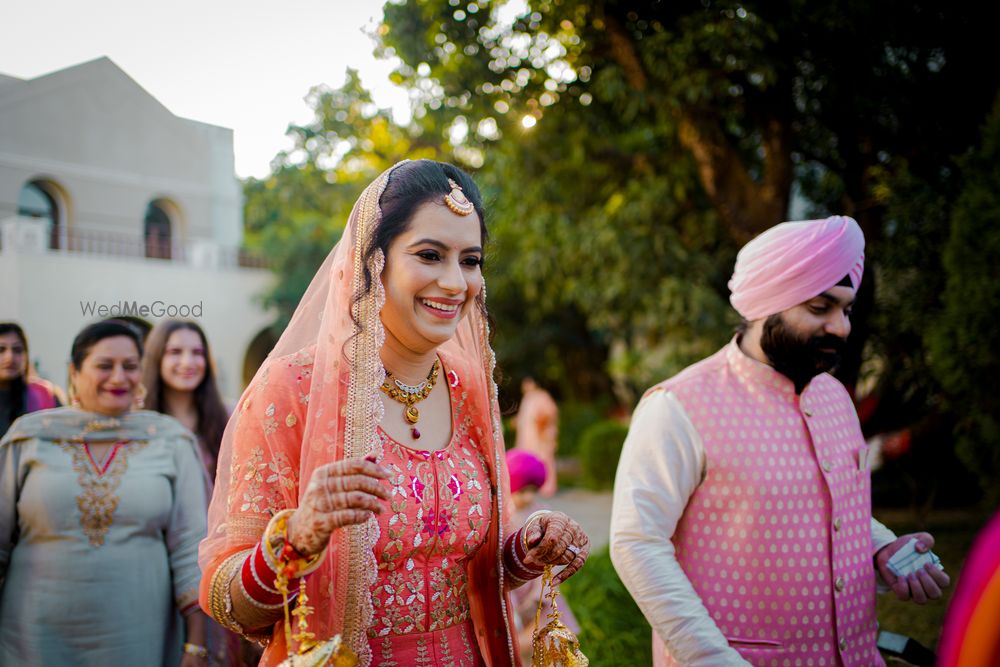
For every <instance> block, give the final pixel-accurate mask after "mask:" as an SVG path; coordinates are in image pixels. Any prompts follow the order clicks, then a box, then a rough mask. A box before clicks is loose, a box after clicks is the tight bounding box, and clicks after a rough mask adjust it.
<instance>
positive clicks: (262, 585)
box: [240, 542, 298, 609]
mask: <svg viewBox="0 0 1000 667" xmlns="http://www.w3.org/2000/svg"><path fill="white" fill-rule="evenodd" d="M276 576H277V573H276V572H275V571H274V568H272V567H271V565H270V563H268V562H267V559H266V558H265V557H264V550H263V548H262V547H261V544H260V543H259V542H258V543H257V546H256V548H254V550H253V553H251V554H250V555H249V556H248V557H247V559H246V560H245V561H243V568H242V570H241V571H240V584H241V587H242V589H243V593H244V594H245V595H246V597H247V600H249V601H250V603H251V604H253V605H254V606H257V607H261V608H264V609H277V608H278V607H280V606H281V604H282V601H281V593H279V592H278V590H277V588H275V585H274V579H275V577H276ZM297 581H298V579H294V580H291V581H289V589H291V590H295V589H296V588H297V584H296V582H297ZM289 597H293V596H289Z"/></svg>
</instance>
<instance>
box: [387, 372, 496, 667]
mask: <svg viewBox="0 0 1000 667" xmlns="http://www.w3.org/2000/svg"><path fill="white" fill-rule="evenodd" d="M446 377H447V378H448V386H449V391H450V394H451V406H452V437H451V441H450V442H449V443H448V445H447V446H446V447H445V448H443V449H440V450H437V451H426V450H419V449H413V448H411V447H408V446H406V445H403V444H401V443H399V442H396V441H395V440H393V439H392V438H390V437H389V436H388V435H387V434H386V433H385V432H384V431H382V430H381V429H379V431H378V435H379V439H380V441H381V445H382V452H383V454H382V458H381V459H380V460H379V463H380V464H381V465H382V466H384V467H386V468H388V469H389V470H390V471H391V476H390V478H389V479H388V480H387V481H386V482H385V484H387V485H388V486H389V487H390V489H391V494H392V498H391V502H390V510H389V511H388V512H383V513H382V514H381V515H380V516H379V530H380V536H379V540H378V543H377V545H376V547H375V555H376V558H377V560H378V567H379V571H378V579H377V580H376V582H375V584H374V585H373V586H372V587H371V598H372V605H373V607H374V611H375V618H374V620H373V623H372V625H371V627H370V628H369V630H368V637H369V643H370V645H371V648H372V664H373V665H385V666H387V667H388V666H390V665H441V666H445V665H447V666H449V667H473V666H479V665H483V660H482V657H481V655H480V652H479V647H478V645H477V643H476V637H475V633H474V631H473V627H472V621H471V619H470V616H469V599H468V595H467V588H468V577H467V574H466V561H467V560H468V559H469V558H470V557H471V556H472V555H473V554H474V553H475V552H476V550H477V549H479V547H480V546H481V545H482V544H483V542H484V540H485V534H486V531H487V528H488V525H489V519H490V517H489V514H490V508H491V507H492V496H491V493H490V484H489V476H488V474H487V467H486V462H485V461H484V460H483V458H482V454H481V453H480V452H479V449H478V448H477V447H476V445H475V442H474V441H473V440H472V438H471V437H470V425H471V421H470V420H469V418H468V416H467V415H466V414H465V410H464V398H463V395H462V391H461V385H460V382H459V378H458V376H457V375H456V374H455V372H454V371H450V372H448V373H447V375H446Z"/></svg>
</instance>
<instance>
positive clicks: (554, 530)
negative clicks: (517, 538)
mask: <svg viewBox="0 0 1000 667" xmlns="http://www.w3.org/2000/svg"><path fill="white" fill-rule="evenodd" d="M524 537H525V541H526V542H527V543H528V554H527V557H526V558H525V560H524V564H525V565H528V566H532V565H534V566H538V565H565V566H566V567H565V568H563V570H562V571H560V572H559V574H557V575H556V576H555V577H553V579H552V585H554V586H558V585H559V584H561V583H562V582H564V581H566V580H567V579H569V578H570V577H572V576H573V575H574V574H576V572H577V571H578V570H579V569H580V568H581V567H583V564H584V563H585V562H586V561H587V556H589V555H590V538H589V537H587V534H586V533H585V532H583V528H581V527H580V524H578V523H577V522H576V521H574V520H573V519H571V518H569V517H568V516H566V515H565V514H563V513H562V512H547V513H546V514H543V515H541V516H540V517H538V518H537V519H535V520H533V521H532V522H531V525H530V526H528V532H527V533H526V534H525V536H524Z"/></svg>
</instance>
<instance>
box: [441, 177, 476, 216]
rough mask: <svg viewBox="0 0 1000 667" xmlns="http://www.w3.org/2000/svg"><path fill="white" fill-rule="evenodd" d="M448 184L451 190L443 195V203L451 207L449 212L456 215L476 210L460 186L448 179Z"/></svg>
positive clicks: (467, 213)
mask: <svg viewBox="0 0 1000 667" xmlns="http://www.w3.org/2000/svg"><path fill="white" fill-rule="evenodd" d="M448 185H450V186H451V192H449V193H448V194H446V195H445V196H444V205H445V206H447V207H448V208H449V209H451V212H452V213H454V214H456V215H469V214H470V213H472V212H473V211H475V210H476V207H475V206H473V205H472V202H471V201H469V198H468V197H466V196H465V193H464V192H462V186H461V185H459V184H458V183H456V182H455V181H453V180H452V179H450V178H449V179H448Z"/></svg>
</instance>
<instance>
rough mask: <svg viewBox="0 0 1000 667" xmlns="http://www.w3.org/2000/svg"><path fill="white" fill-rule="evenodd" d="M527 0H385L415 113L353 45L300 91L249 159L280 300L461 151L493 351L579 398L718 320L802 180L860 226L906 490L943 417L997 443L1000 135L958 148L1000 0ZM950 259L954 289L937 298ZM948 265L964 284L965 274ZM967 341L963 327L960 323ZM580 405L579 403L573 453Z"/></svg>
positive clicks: (942, 441) (626, 392)
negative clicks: (375, 91)
mask: <svg viewBox="0 0 1000 667" xmlns="http://www.w3.org/2000/svg"><path fill="white" fill-rule="evenodd" d="M519 6H521V5H519V4H518V3H507V2H500V1H496V2H493V1H489V0H409V1H408V2H391V3H389V4H387V5H386V7H385V17H384V23H383V25H382V26H380V29H379V31H378V39H379V43H378V45H377V47H376V48H377V51H378V52H379V53H380V54H382V55H383V56H385V57H394V58H398V59H399V60H398V61H397V63H398V67H397V69H396V72H395V73H394V74H393V79H394V80H395V81H396V82H397V83H399V84H401V85H403V86H405V87H406V88H407V89H408V92H409V93H410V95H411V99H412V100H413V101H414V115H413V120H412V121H411V122H409V123H408V124H406V125H400V124H397V123H395V122H394V121H393V118H392V116H391V114H390V113H389V112H388V111H387V110H382V109H378V108H377V107H376V105H375V104H374V103H373V102H372V99H371V96H370V95H369V94H368V92H367V91H365V90H364V88H363V87H362V86H361V84H360V80H359V78H358V77H357V74H356V73H354V72H349V73H348V78H347V81H346V83H345V84H344V85H343V86H342V87H340V88H338V89H329V88H324V87H320V88H317V89H315V90H314V91H312V93H311V94H310V96H309V98H308V99H309V103H310V105H311V106H312V108H313V109H314V110H315V119H314V120H313V122H311V123H308V124H305V125H302V126H294V127H291V128H290V129H289V133H290V135H291V136H292V138H293V139H294V141H295V149H294V150H293V151H290V152H289V153H288V154H282V155H279V156H278V157H277V158H276V160H275V163H274V171H273V173H272V175H271V176H269V177H268V178H267V179H264V180H262V181H256V180H253V179H251V180H250V181H248V182H247V183H246V185H245V192H246V216H245V218H246V222H247V239H248V243H249V244H250V245H251V246H252V247H253V248H254V249H256V250H257V251H258V252H262V253H264V254H266V255H267V256H269V257H270V258H271V259H272V260H273V262H274V265H275V270H276V271H277V274H278V276H279V285H278V287H277V288H276V289H275V290H274V292H272V293H271V294H269V295H267V297H266V299H267V301H268V303H270V304H274V305H276V306H278V308H279V310H280V311H281V312H282V314H283V316H284V317H287V315H288V314H290V311H291V308H293V307H294V304H295V302H296V301H297V299H298V295H300V294H301V293H302V291H303V290H304V289H305V286H306V284H305V283H306V281H307V280H308V277H309V276H311V275H312V272H313V271H314V270H315V267H317V266H318V265H319V263H320V261H321V260H322V258H323V256H324V255H325V254H326V252H327V251H328V250H329V247H330V246H331V245H332V243H334V242H335V240H336V239H337V238H338V237H339V234H340V232H341V230H342V228H343V224H344V221H345V220H346V218H347V215H348V212H349V210H350V207H351V205H352V204H353V202H354V199H355V198H356V196H357V194H358V193H359V192H360V191H361V189H362V188H363V187H364V185H366V184H367V183H368V182H369V181H370V180H371V179H372V178H373V177H374V176H375V175H376V174H377V173H379V172H380V171H382V170H383V169H385V168H386V167H388V166H389V165H391V164H393V163H394V162H396V161H398V160H399V159H402V158H404V157H410V158H415V157H429V158H435V159H444V160H448V161H452V162H456V163H458V164H460V165H461V166H463V167H465V168H466V169H469V170H470V171H473V172H475V173H474V175H475V177H476V180H477V182H478V183H479V184H480V186H481V188H482V190H483V192H484V194H485V197H486V201H487V212H488V220H487V223H488V225H489V228H490V230H491V236H492V238H491V242H490V244H489V245H488V246H487V257H486V266H485V272H486V279H487V283H488V284H489V300H488V302H489V304H490V309H491V311H492V312H493V314H494V316H495V318H496V321H497V322H498V326H497V328H496V332H497V336H496V342H495V347H496V349H497V352H498V357H499V359H500V363H501V367H502V369H503V370H504V372H505V374H506V375H507V376H508V377H512V378H520V377H523V376H525V375H532V376H535V377H538V378H539V379H540V380H541V381H542V383H543V384H544V385H546V386H547V387H550V388H552V389H553V391H554V393H556V394H557V395H558V396H559V398H560V400H561V401H562V402H563V403H564V404H565V402H566V401H582V402H592V401H595V400H597V399H600V398H602V397H613V399H614V401H615V402H616V403H617V404H618V405H625V406H631V405H633V404H634V403H635V401H636V399H637V398H638V396H639V394H640V392H641V391H642V389H643V388H645V387H646V386H649V385H650V384H653V383H654V382H656V381H658V380H660V379H662V378H664V377H666V376H669V375H672V374H673V373H676V372H677V371H679V370H680V369H681V368H683V367H684V366H686V365H688V364H690V363H691V362H693V361H695V360H697V359H699V358H702V357H704V356H706V355H708V354H710V353H711V352H712V351H714V350H715V349H717V348H718V347H719V346H720V345H721V344H723V343H724V342H725V340H726V339H727V338H728V337H729V335H730V333H731V330H732V326H733V325H734V324H735V322H736V317H735V315H734V313H733V312H732V310H731V309H730V308H729V306H728V303H727V296H728V293H727V288H726V281H727V279H728V277H729V274H730V271H731V268H732V263H733V259H734V257H735V254H736V251H737V249H738V247H739V246H740V245H741V244H742V243H743V242H745V241H746V240H747V239H748V238H749V237H750V236H752V235H753V234H755V233H756V232H759V231H760V230H762V229H764V228H766V227H769V226H771V225H773V224H774V223H776V222H778V221H779V220H781V219H783V218H785V217H786V215H787V208H788V202H789V199H790V195H791V192H792V191H793V187H794V190H795V192H797V193H799V194H800V195H802V197H804V198H805V202H804V203H805V206H804V209H805V211H806V212H807V213H809V214H813V215H817V216H819V215H825V214H828V213H833V212H836V213H848V214H851V215H854V216H855V217H857V218H858V219H859V221H860V222H861V224H862V227H863V228H864V230H865V233H866V236H867V239H868V246H867V248H866V254H867V258H868V265H869V267H870V268H871V269H872V271H871V275H870V276H869V279H866V282H865V286H864V289H866V290H867V289H870V288H871V286H872V285H875V286H876V288H875V294H874V296H873V297H872V298H871V299H867V301H866V299H864V298H859V303H858V305H857V308H856V316H855V318H854V319H855V321H854V325H855V335H854V336H853V337H852V338H853V339H854V340H855V341H856V343H857V344H856V345H855V346H854V347H855V348H857V349H858V350H859V349H860V347H861V344H863V343H865V342H866V341H867V342H868V345H867V347H866V349H867V358H868V360H869V365H870V369H871V373H870V375H871V376H872V377H873V378H875V380H877V392H878V393H879V394H880V396H881V404H880V407H882V408H885V407H886V406H887V407H888V409H882V410H880V415H879V417H878V419H876V420H874V421H873V422H872V423H870V424H868V425H866V427H867V428H869V430H873V431H878V430H886V429H895V428H901V427H904V426H909V427H912V429H913V431H914V434H915V436H914V443H915V444H914V449H915V450H916V451H917V452H918V453H919V456H920V457H922V458H921V461H922V463H921V464H920V465H921V466H922V469H923V472H922V473H920V474H917V473H916V472H915V471H913V470H911V471H910V472H908V473H907V474H910V475H911V476H912V484H911V486H912V487H913V488H914V489H916V491H915V493H917V494H924V495H926V496H928V497H931V498H932V497H933V496H934V494H935V493H936V489H937V485H938V484H939V482H938V481H936V480H935V477H934V475H933V474H932V473H933V461H935V460H937V461H940V460H942V458H941V457H942V456H947V455H948V454H949V452H950V451H951V434H952V431H953V427H954V426H955V425H956V424H958V428H960V435H961V442H962V444H961V448H962V451H963V452H964V453H965V454H964V456H965V457H966V460H968V461H970V462H974V465H975V466H977V467H978V468H982V469H983V470H984V471H988V470H990V469H991V467H992V466H994V465H998V464H1000V462H998V461H997V460H996V458H995V457H996V454H995V453H994V452H996V451H997V449H998V448H997V447H996V445H995V443H996V441H997V437H1000V433H998V430H1000V424H998V423H996V422H995V421H993V420H991V419H990V418H989V415H990V414H992V413H995V412H996V410H994V409H993V407H992V405H993V404H991V403H989V402H988V397H986V396H985V395H984V394H986V393H988V392H986V391H985V390H984V389H982V387H988V386H989V383H988V381H986V382H981V381H980V380H979V378H982V377H986V376H985V371H984V372H983V373H982V374H979V371H978V370H972V360H975V362H976V363H982V364H985V365H984V366H981V367H976V368H989V369H991V370H992V369H993V366H992V365H991V364H993V363H994V361H995V360H994V359H992V358H988V354H990V353H992V350H993V349H994V348H995V345H987V344H982V345H978V346H976V345H973V346H972V348H971V349H966V348H967V347H968V346H969V343H970V341H971V340H972V336H973V335H977V336H978V335H980V333H982V335H983V336H985V337H984V338H982V340H992V338H989V337H988V336H987V334H986V331H987V329H986V327H987V326H988V325H987V322H986V318H987V317H988V315H987V314H988V313H990V312H992V309H993V304H995V303H996V301H995V300H996V299H997V298H1000V297H998V295H997V294H996V293H995V290H994V289H990V288H989V287H988V286H989V285H991V284H993V283H990V282H989V281H990V280H992V279H993V274H989V273H981V274H980V278H982V279H981V280H979V279H975V278H974V276H973V274H972V273H971V272H970V271H968V270H967V269H968V267H972V266H977V267H979V265H980V264H981V263H982V262H983V261H984V260H982V259H980V258H981V257H988V255H985V250H986V249H989V248H991V247H992V246H991V245H990V243H989V242H988V241H987V242H984V243H982V244H979V245H977V243H976V239H978V238H980V237H981V238H983V239H988V238H992V237H991V236H989V229H988V228H987V227H984V226H985V225H987V224H988V223H987V222H986V221H984V220H976V219H975V215H973V211H975V210H978V207H983V210H992V209H991V208H990V206H991V204H990V203H989V202H990V200H989V197H988V193H989V192H990V190H989V187H990V186H989V183H990V180H989V179H990V178H993V176H992V175H990V173H989V172H988V169H987V167H986V166H985V165H986V164H988V159H987V158H986V157H980V158H977V160H979V161H978V162H976V161H975V160H971V159H970V161H966V162H963V163H962V164H961V168H960V165H959V162H958V161H956V159H955V156H962V155H965V154H967V153H968V152H969V151H970V149H971V148H972V147H974V146H975V145H976V142H977V141H978V140H979V136H978V127H979V125H980V124H981V122H982V120H983V118H984V117H985V115H986V114H987V113H988V109H989V108H990V105H991V103H992V101H993V98H994V96H995V94H996V91H997V89H998V87H1000V68H991V67H985V68H984V67H983V66H982V63H983V56H982V51H981V49H982V44H984V43H989V42H990V40H992V39H993V35H992V32H993V31H994V26H995V25H996V24H997V20H996V19H997V17H998V14H1000V5H996V4H986V5H984V6H983V7H981V8H977V11H976V12H968V11H966V9H965V8H964V7H962V6H961V5H958V4H954V3H953V4H942V3H937V2H929V1H928V0H899V1H896V0H893V1H891V2H888V3H858V2H853V1H850V0H831V2H828V3H825V4H824V5H822V6H821V7H817V6H814V4H811V3H802V2H798V3H784V4H781V3H777V4H776V3H765V2H749V3H748V2H731V1H719V0H710V1H709V0H706V1H705V2H702V3H691V4H677V3H662V2H658V3H636V2H626V1H625V0H604V1H602V2H597V3H594V2H587V1H585V0H529V1H528V2H527V3H525V4H524V5H523V6H524V11H523V12H522V13H521V14H520V15H513V13H512V8H516V7H519ZM970 79H971V80H974V81H975V83H976V85H974V86H970V85H969V81H970ZM983 150H984V151H987V152H988V150H995V149H987V148H984V149H983ZM983 155H986V153H984V154H983ZM977 165H978V166H977ZM970 173H981V174H982V177H981V183H980V185H979V186H977V187H978V190H977V191H970V190H969V189H968V187H972V186H968V187H966V188H965V189H964V190H963V187H964V184H963V179H966V178H967V174H970ZM960 192H961V193H962V197H963V199H962V201H963V202H965V203H963V204H961V206H960V207H959V209H957V210H953V207H954V206H955V202H956V201H957V199H958V197H959V193H960ZM977 192H978V194H977ZM963 211H964V212H963ZM946 243H947V244H948V246H949V247H950V248H952V249H951V250H950V251H949V253H950V254H949V255H948V257H950V258H951V259H946V260H945V262H944V263H942V261H941V256H940V249H941V248H942V247H944V246H945V244H946ZM981 251H982V252H981ZM969 253H971V254H972V255H974V258H973V259H972V260H971V261H969V262H968V264H967V265H966V266H963V264H964V263H965V257H966V256H967V255H969ZM976 253H980V254H976ZM985 262H986V264H985V265H984V266H982V267H981V268H983V269H987V268H990V267H991V265H989V262H988V260H985ZM983 276H989V278H988V279H987V278H983ZM946 281H947V284H948V290H947V293H948V294H949V298H950V299H952V300H955V299H959V300H961V299H965V301H963V302H962V303H958V302H955V303H951V302H949V301H948V300H947V299H946V300H945V302H944V303H943V302H942V299H941V296H940V295H941V294H943V293H945V284H946ZM994 283H995V281H994ZM953 285H954V286H959V287H960V286H962V285H966V288H965V289H964V291H959V292H958V294H960V296H954V294H955V293H956V291H955V289H953ZM970 290H972V291H973V292H975V291H976V290H978V292H976V293H975V295H973V296H974V298H970V294H971V293H972V292H970ZM979 294H982V298H981V299H980V297H979V296H978V295H979ZM861 296H862V297H863V296H864V294H862V295H861ZM989 299H993V301H989ZM873 301H874V302H875V304H876V306H877V307H876V308H875V309H874V312H876V313H878V314H877V315H876V316H874V317H866V314H865V313H866V311H868V310H870V306H871V303H872V302H873ZM976 304H982V307H981V310H980V311H979V314H978V315H975V314H974V313H973V312H972V311H973V310H974V309H975V308H976ZM941 318H945V319H947V320H948V322H947V323H946V324H942V325H940V326H939V325H938V323H937V322H938V320H939V319H941ZM930 332H934V334H933V336H934V337H935V341H937V342H934V343H933V344H932V343H930V342H929V335H930ZM954 342H961V343H962V345H963V347H962V348H957V347H955V350H951V351H949V350H948V349H946V348H947V345H946V344H945V343H949V344H951V343H954ZM956 351H959V352H960V354H961V355H966V357H965V360H964V361H963V360H962V359H957V360H956V357H957V356H958V355H957V354H956ZM860 356H861V355H860V352H857V353H856V354H854V355H853V357H856V359H855V364H854V366H855V367H856V365H857V363H856V361H857V360H859V359H860ZM963 364H964V365H963ZM845 365H848V364H845ZM845 377H847V378H848V379H849V381H850V377H851V375H850V373H848V374H847V375H846V376H845ZM962 378H966V383H967V384H968V382H969V380H968V378H977V380H976V383H977V385H978V386H977V387H976V388H975V389H972V388H969V387H962V386H961V385H962V382H963V380H962ZM509 390H510V387H509V386H508V385H503V387H502V391H503V392H504V395H506V393H507V392H508V391H509ZM945 392H947V394H945ZM946 395H947V396H948V397H949V401H948V402H946V401H945V400H944V397H945V396H946ZM965 405H970V406H976V407H975V408H974V409H970V410H969V411H968V414H963V413H961V412H960V410H962V409H963V408H964V406H965ZM886 413H887V414H888V416H886ZM570 421H571V420H570ZM574 429H575V426H573V425H572V424H570V423H569V422H568V421H567V419H566V413H565V412H564V423H563V434H564V437H563V447H562V448H561V452H562V453H563V454H567V453H571V452H572V451H573V450H574V448H575V445H576V443H578V442H579V440H580V437H579V435H580V433H579V431H577V432H576V433H574V432H573V431H574ZM990 474H992V473H990ZM984 481H985V480H984Z"/></svg>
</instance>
